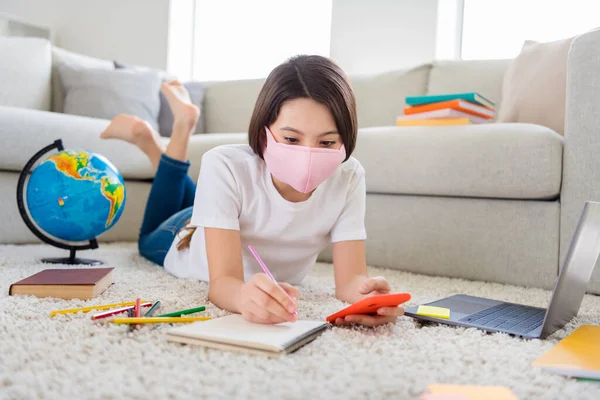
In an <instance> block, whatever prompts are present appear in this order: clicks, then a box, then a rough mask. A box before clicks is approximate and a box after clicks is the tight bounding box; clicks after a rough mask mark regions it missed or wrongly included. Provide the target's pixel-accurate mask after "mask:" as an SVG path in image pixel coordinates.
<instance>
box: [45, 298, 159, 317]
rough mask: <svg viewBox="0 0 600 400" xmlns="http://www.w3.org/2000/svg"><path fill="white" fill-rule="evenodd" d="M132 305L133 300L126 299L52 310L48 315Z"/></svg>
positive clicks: (144, 301) (133, 303)
mask: <svg viewBox="0 0 600 400" xmlns="http://www.w3.org/2000/svg"><path fill="white" fill-rule="evenodd" d="M142 302H143V303H146V302H148V300H142ZM132 305H135V301H127V302H124V303H114V304H102V305H97V306H89V307H79V308H69V309H67V310H54V311H51V312H50V316H51V317H54V316H55V315H58V314H74V313H78V312H79V311H81V312H84V313H86V312H89V311H93V310H108V309H110V308H115V307H124V306H132Z"/></svg>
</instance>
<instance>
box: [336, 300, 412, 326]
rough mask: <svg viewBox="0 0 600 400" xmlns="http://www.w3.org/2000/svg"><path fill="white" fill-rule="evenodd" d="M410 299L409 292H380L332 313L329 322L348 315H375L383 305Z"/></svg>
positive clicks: (391, 304)
mask: <svg viewBox="0 0 600 400" xmlns="http://www.w3.org/2000/svg"><path fill="white" fill-rule="evenodd" d="M408 300H410V294H409V293H392V294H379V295H377V296H371V297H367V298H364V299H362V300H360V301H357V302H356V303H354V304H351V305H349V306H348V307H346V308H343V309H341V310H340V311H338V312H336V313H335V314H331V315H330V316H329V317H327V322H330V323H333V322H335V320H336V319H338V318H344V317H345V316H347V315H356V314H370V315H375V314H377V310H378V309H380V308H381V307H398V306H399V305H400V304H402V303H406V302H407V301H408Z"/></svg>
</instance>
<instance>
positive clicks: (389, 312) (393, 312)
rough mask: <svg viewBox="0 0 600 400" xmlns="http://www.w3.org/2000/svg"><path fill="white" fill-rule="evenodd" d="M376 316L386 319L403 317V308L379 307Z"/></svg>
mask: <svg viewBox="0 0 600 400" xmlns="http://www.w3.org/2000/svg"><path fill="white" fill-rule="evenodd" d="M377 314H378V315H383V316H387V317H400V316H402V315H404V308H402V307H381V308H379V309H378V310H377Z"/></svg>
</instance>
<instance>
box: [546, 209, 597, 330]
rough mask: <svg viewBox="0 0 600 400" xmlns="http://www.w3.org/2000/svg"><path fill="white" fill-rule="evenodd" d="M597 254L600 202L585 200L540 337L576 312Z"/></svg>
mask: <svg viewBox="0 0 600 400" xmlns="http://www.w3.org/2000/svg"><path fill="white" fill-rule="evenodd" d="M599 254H600V203H599V202H592V201H588V202H586V203H585V206H584V208H583V212H582V213H581V216H580V218H579V223H578V224H577V229H576V230H575V234H574V235H573V238H572V239H571V245H570V247H569V251H568V252H567V255H566V257H565V260H564V263H563V265H562V268H561V270H560V274H559V276H558V280H557V282H556V286H555V287H554V292H553V293H552V298H551V299H550V305H549V306H548V309H547V310H546V317H545V319H544V325H543V328H542V332H541V335H540V336H541V337H542V338H545V337H546V336H548V335H550V334H552V333H553V332H554V331H556V330H557V329H560V328H562V327H563V326H564V325H565V324H566V323H567V322H569V321H570V320H571V319H572V318H573V317H575V316H576V315H577V312H578V311H579V307H580V306H581V302H582V301H583V296H584V295H585V292H586V289H587V286H588V282H589V281H590V278H591V276H592V272H593V271H594V267H595V266H596V261H597V260H598V255H599Z"/></svg>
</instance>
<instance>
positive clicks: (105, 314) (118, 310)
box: [92, 301, 152, 320]
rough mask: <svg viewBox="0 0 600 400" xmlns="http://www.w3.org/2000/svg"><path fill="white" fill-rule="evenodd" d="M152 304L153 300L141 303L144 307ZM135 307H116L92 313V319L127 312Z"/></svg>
mask: <svg viewBox="0 0 600 400" xmlns="http://www.w3.org/2000/svg"><path fill="white" fill-rule="evenodd" d="M151 305H152V302H151V301H150V302H147V303H142V304H141V306H142V307H150V306H151ZM133 308H135V306H127V307H121V308H115V309H112V310H108V311H103V312H100V313H97V314H94V315H92V319H93V320H96V319H100V318H106V317H110V316H111V315H115V314H120V313H122V312H127V311H129V310H131V309H133Z"/></svg>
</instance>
